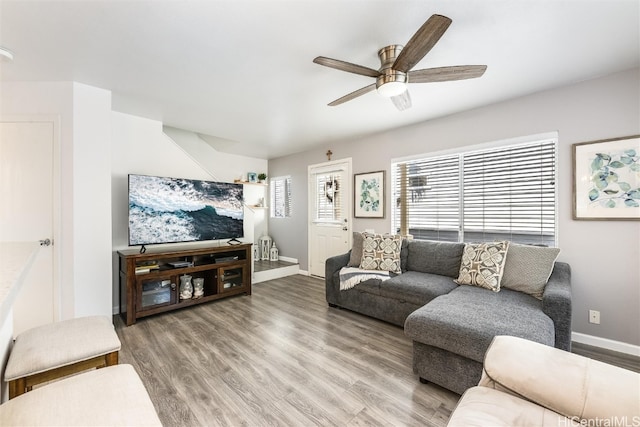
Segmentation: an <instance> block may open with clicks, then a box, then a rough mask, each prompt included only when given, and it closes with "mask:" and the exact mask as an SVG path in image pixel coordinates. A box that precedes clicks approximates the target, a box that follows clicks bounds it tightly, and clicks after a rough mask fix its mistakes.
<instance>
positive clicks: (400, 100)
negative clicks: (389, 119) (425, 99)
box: [391, 90, 411, 111]
mask: <svg viewBox="0 0 640 427" xmlns="http://www.w3.org/2000/svg"><path fill="white" fill-rule="evenodd" d="M391 101H392V102H393V105H395V106H396V108H397V109H398V110H400V111H404V110H406V109H407V108H411V96H410V95H409V91H408V90H405V91H404V92H402V93H401V94H400V95H396V96H392V97H391Z"/></svg>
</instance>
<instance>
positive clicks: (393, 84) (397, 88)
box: [376, 69, 408, 98]
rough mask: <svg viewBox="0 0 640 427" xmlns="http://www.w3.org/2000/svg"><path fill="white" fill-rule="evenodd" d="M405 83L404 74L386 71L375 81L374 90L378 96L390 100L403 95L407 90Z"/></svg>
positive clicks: (405, 75)
mask: <svg viewBox="0 0 640 427" xmlns="http://www.w3.org/2000/svg"><path fill="white" fill-rule="evenodd" d="M407 83H408V81H407V74H406V73H403V72H401V71H395V70H392V69H388V70H384V73H383V74H381V75H380V76H378V78H377V79H376V89H377V90H378V93H379V94H380V95H382V96H384V97H386V98H391V97H393V96H398V95H400V94H402V93H404V92H405V91H406V90H407Z"/></svg>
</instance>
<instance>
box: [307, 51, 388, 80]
mask: <svg viewBox="0 0 640 427" xmlns="http://www.w3.org/2000/svg"><path fill="white" fill-rule="evenodd" d="M313 62H315V63H316V64H320V65H324V66H325V67H331V68H335V69H336V70H340V71H346V72H347V73H353V74H359V75H361V76H368V77H378V76H379V75H380V72H379V71H378V70H374V69H373V68H369V67H365V66H362V65H358V64H352V63H350V62H346V61H341V60H339V59H332V58H327V57H324V56H318V57H317V58H315V59H314V60H313Z"/></svg>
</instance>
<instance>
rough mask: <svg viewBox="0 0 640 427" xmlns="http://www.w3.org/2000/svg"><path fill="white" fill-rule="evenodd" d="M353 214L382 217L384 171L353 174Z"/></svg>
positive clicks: (357, 216) (363, 216) (356, 215)
mask: <svg viewBox="0 0 640 427" xmlns="http://www.w3.org/2000/svg"><path fill="white" fill-rule="evenodd" d="M353 192H354V200H353V209H354V213H353V215H354V216H355V217H356V218H384V171H377V172H368V173H360V174H354V175H353Z"/></svg>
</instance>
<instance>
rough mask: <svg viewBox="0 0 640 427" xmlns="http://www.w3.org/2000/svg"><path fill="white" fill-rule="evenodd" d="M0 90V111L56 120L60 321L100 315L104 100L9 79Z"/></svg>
mask: <svg viewBox="0 0 640 427" xmlns="http://www.w3.org/2000/svg"><path fill="white" fill-rule="evenodd" d="M0 88H1V91H0V94H1V98H0V100H1V102H0V114H3V115H23V116H49V117H51V116H56V117H59V118H60V135H59V141H60V147H59V153H58V154H59V156H60V159H59V161H60V177H59V179H60V186H59V187H60V194H59V200H58V201H57V206H58V207H59V212H56V214H57V216H58V218H59V221H60V223H59V224H57V230H56V231H55V234H56V236H55V241H54V244H55V245H56V247H57V250H58V251H59V254H60V255H59V259H58V264H59V265H58V266H57V271H58V281H59V283H60V318H61V319H69V318H73V317H77V316H80V315H85V314H97V315H100V314H102V315H104V314H107V315H108V314H110V313H111V308H110V307H111V301H110V300H109V299H108V295H110V293H109V292H110V291H109V290H110V288H111V270H110V269H109V268H105V265H108V264H105V263H108V262H109V261H110V258H109V257H108V256H107V257H106V258H105V255H106V254H108V253H109V250H110V249H109V248H110V239H109V235H110V227H111V221H110V216H109V215H110V210H109V204H110V200H109V194H110V191H109V187H108V184H109V182H108V176H109V175H108V170H109V167H110V165H109V163H110V157H109V156H108V155H106V156H105V153H108V152H109V138H110V115H109V114H107V112H108V110H110V108H111V95H110V93H109V92H108V91H104V90H101V89H97V88H92V87H90V86H86V85H82V84H77V83H72V82H10V83H3V84H2V85H1V87H0ZM105 173H106V175H105ZM93 208H95V211H94V210H93ZM105 239H106V240H105ZM105 296H107V298H105Z"/></svg>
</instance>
